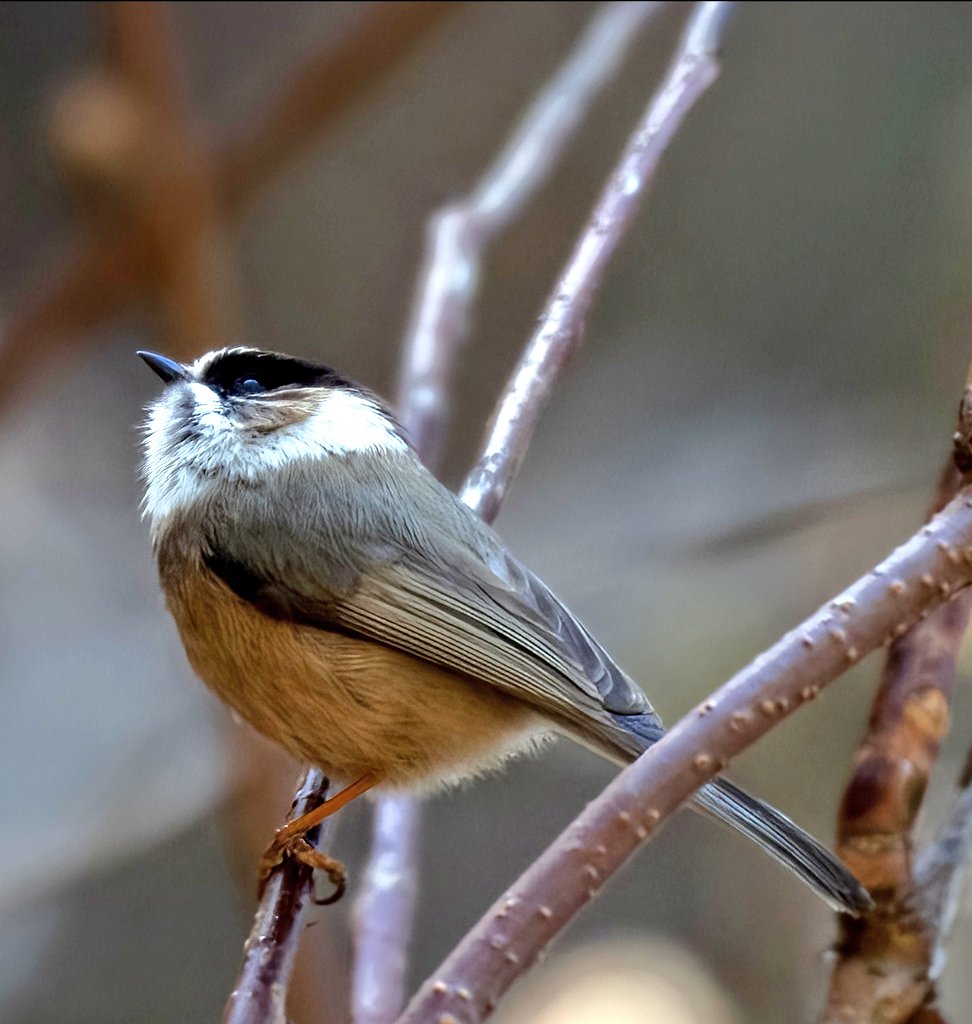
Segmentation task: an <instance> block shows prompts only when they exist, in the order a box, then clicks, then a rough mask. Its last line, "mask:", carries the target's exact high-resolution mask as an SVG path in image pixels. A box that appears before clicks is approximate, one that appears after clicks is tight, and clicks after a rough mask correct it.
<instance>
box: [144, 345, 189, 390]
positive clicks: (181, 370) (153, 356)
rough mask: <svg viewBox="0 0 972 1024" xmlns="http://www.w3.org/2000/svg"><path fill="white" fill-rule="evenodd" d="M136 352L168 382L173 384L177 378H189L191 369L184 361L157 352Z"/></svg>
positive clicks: (151, 368)
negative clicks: (189, 369) (186, 366)
mask: <svg viewBox="0 0 972 1024" xmlns="http://www.w3.org/2000/svg"><path fill="white" fill-rule="evenodd" d="M136 354H137V355H138V356H140V357H141V358H142V359H144V360H145V363H146V365H147V366H148V368H149V369H150V370H154V371H155V372H156V373H157V374H158V375H159V376H160V377H161V378H162V379H163V380H164V381H165V382H166V384H171V383H172V382H173V381H176V380H188V379H189V371H188V370H187V369H186V368H185V367H184V366H183V365H182V363H177V362H176V361H175V360H174V359H169V358H168V357H166V356H160V355H159V354H158V353H157V352H138V353H136Z"/></svg>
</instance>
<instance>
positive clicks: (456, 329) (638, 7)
mask: <svg viewBox="0 0 972 1024" xmlns="http://www.w3.org/2000/svg"><path fill="white" fill-rule="evenodd" d="M664 6H665V5H664V4H662V3H645V2H638V3H631V2H618V3H610V4H607V5H606V6H605V7H604V8H603V9H602V10H601V11H600V12H599V13H598V14H597V15H596V16H595V17H594V19H593V20H592V21H591V23H590V25H589V26H588V28H587V30H586V31H585V32H584V35H583V36H582V37H581V39H580V41H579V42H578V44H577V46H576V48H575V49H574V51H573V53H572V54H571V55H570V56H569V57H568V59H567V60H566V61H565V62H564V64H563V65H562V66H561V67H560V69H559V70H558V71H557V73H556V74H555V75H554V76H553V78H551V79H550V81H549V82H548V83H547V84H546V85H545V86H544V88H543V89H542V90H541V92H540V93H539V94H538V95H537V97H536V99H534V101H533V103H532V104H531V105H530V108H529V109H528V110H527V112H526V113H525V114H524V116H523V118H522V119H521V121H520V123H519V125H517V127H516V128H515V129H514V131H513V134H512V135H511V136H510V138H509V140H508V141H507V143H506V145H505V146H504V148H503V150H502V152H501V153H500V154H499V156H498V157H497V158H496V160H495V161H494V163H493V165H492V166H491V167H490V168H489V169H488V170H487V171H486V173H485V174H484V175H483V177H482V178H481V179H480V181H479V183H478V184H477V185H476V186H475V188H474V189H473V190H472V191H471V192H470V193H469V194H468V195H466V196H464V197H462V198H460V199H457V200H455V201H453V202H450V203H449V204H447V205H446V206H444V207H442V208H441V209H439V210H437V211H436V212H435V213H434V214H433V216H432V217H431V218H430V220H429V224H428V228H427V236H426V247H425V258H424V262H423V266H422V270H421V273H420V275H419V279H418V283H417V286H416V292H415V300H414V303H413V308H412V317H411V323H410V325H409V328H408V331H407V333H406V336H405V342H404V345H403V348H402V366H401V375H400V379H401V385H400V395H401V402H400V407H401V406H404V404H405V403H406V402H407V403H408V405H409V407H410V408H411V409H412V410H413V411H412V416H411V426H410V430H411V432H412V435H413V437H418V438H421V439H423V440H424V441H425V443H426V446H427V453H426V461H427V463H428V464H430V465H435V464H437V462H438V457H439V454H440V450H441V440H442V438H444V436H445V423H446V418H447V415H448V408H447V405H448V388H447V387H445V386H443V381H444V380H449V379H451V376H452V371H453V368H454V365H455V361H456V358H457V356H458V352H459V349H460V347H461V344H462V342H463V341H465V339H466V335H467V333H468V326H469V312H470V309H471V308H472V304H473V302H474V300H475V298H476V293H477V291H478V289H479V278H480V265H481V262H482V258H483V254H484V252H485V250H486V248H487V246H488V245H489V244H490V242H492V241H493V239H494V238H496V236H497V235H498V234H499V233H500V232H501V231H503V229H504V228H506V227H507V226H508V225H509V224H510V223H511V222H512V221H513V220H514V218H515V217H516V216H517V214H518V213H519V212H520V211H521V210H522V209H523V207H524V205H525V204H526V203H527V202H528V201H529V199H530V198H531V197H532V196H533V195H534V194H535V193H536V191H537V189H538V188H539V187H540V186H541V185H542V184H543V183H544V181H545V180H546V179H547V178H548V177H549V175H550V173H551V172H552V170H553V168H554V167H555V166H556V164H557V161H558V160H559V159H560V156H561V155H562V153H563V151H564V149H565V148H566V146H567V144H568V142H569V141H570V139H571V138H572V137H573V136H574V134H575V133H576V132H577V129H578V127H579V125H580V124H581V122H582V121H583V119H584V118H585V117H586V115H587V112H588V111H589V110H590V107H591V105H592V104H593V102H594V100H595V98H596V97H597V94H598V92H599V91H600V90H601V89H602V88H603V87H604V86H605V85H606V84H607V82H608V81H610V79H611V78H612V77H613V76H614V74H615V73H616V72H617V70H618V68H619V67H620V65H621V62H622V61H623V60H624V58H625V56H626V55H627V53H628V51H629V50H630V48H631V45H632V44H633V42H634V40H635V37H636V35H637V33H638V32H639V31H640V30H641V29H642V28H643V27H645V26H646V25H647V24H648V23H649V22H650V21H651V20H652V19H653V18H654V16H655V15H656V14H657V13H658V11H659V10H660V9H661V8H662V7H664Z"/></svg>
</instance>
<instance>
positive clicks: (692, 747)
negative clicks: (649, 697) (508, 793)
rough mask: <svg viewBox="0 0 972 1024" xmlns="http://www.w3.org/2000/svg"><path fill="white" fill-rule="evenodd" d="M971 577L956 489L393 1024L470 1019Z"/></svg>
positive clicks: (603, 815) (596, 815)
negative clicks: (706, 796)
mask: <svg viewBox="0 0 972 1024" xmlns="http://www.w3.org/2000/svg"><path fill="white" fill-rule="evenodd" d="M970 579H972V495H970V493H969V492H968V491H964V492H963V493H962V494H961V495H960V496H959V497H958V498H956V499H955V500H954V501H953V502H952V503H951V504H950V505H948V507H947V508H946V509H945V510H944V511H943V512H942V513H941V514H940V515H939V516H937V517H936V518H935V519H933V520H932V521H931V523H929V524H928V525H927V526H925V527H923V528H922V530H921V531H920V532H919V533H917V534H916V535H915V536H914V537H912V538H911V539H910V540H909V541H907V542H906V543H905V544H904V545H902V546H901V547H900V548H898V549H897V550H896V551H895V552H893V553H892V554H891V555H890V556H889V557H888V558H887V559H885V561H884V562H882V563H881V564H880V565H879V566H878V567H877V568H876V569H874V570H873V571H872V572H870V573H868V574H867V575H866V576H864V577H862V578H861V579H860V580H858V581H857V582H856V583H854V584H853V585H852V586H851V587H849V588H848V589H847V590H846V591H844V592H843V593H842V594H840V595H839V596H838V597H836V598H834V600H833V601H831V602H829V603H828V604H826V605H824V606H823V607H822V608H820V609H819V610H818V611H817V612H816V613H815V614H814V615H812V616H811V617H810V618H809V619H807V620H806V621H805V622H804V623H803V624H802V625H801V626H799V627H797V628H796V629H794V630H793V631H792V632H790V633H788V634H787V635H786V636H784V637H783V638H782V639H781V640H779V641H778V642H777V643H776V644H775V645H774V646H773V647H771V648H770V649H769V650H768V651H765V652H764V653H763V654H761V655H760V656H759V657H757V658H756V659H755V660H754V661H752V662H751V663H750V664H749V665H748V666H747V667H746V668H744V669H743V670H742V671H741V672H739V673H738V674H737V675H736V676H734V677H733V678H732V679H731V680H730V681H729V682H728V683H726V684H725V685H724V686H723V687H722V688H721V689H719V690H717V691H716V692H715V693H714V694H713V695H712V696H711V697H710V698H709V699H708V700H706V701H705V702H704V703H702V704H701V705H699V707H697V708H696V709H695V710H694V711H692V712H690V713H689V714H688V715H686V716H685V718H683V719H682V720H681V721H680V722H678V723H677V724H676V725H675V727H674V728H673V729H672V730H671V731H670V732H668V733H667V734H666V735H665V736H664V737H662V739H661V740H659V741H658V742H657V743H656V744H655V745H654V746H653V747H651V748H650V749H649V750H648V751H647V752H646V753H644V754H643V755H642V756H641V757H640V758H639V759H638V760H637V761H636V762H635V763H634V764H633V765H631V766H630V767H628V768H626V769H625V770H624V771H623V772H622V773H621V774H620V775H619V776H618V777H617V778H616V779H615V780H614V781H613V782H612V783H611V784H610V785H609V786H608V787H607V789H605V790H604V792H603V793H601V794H600V796H598V797H597V798H596V799H595V800H594V801H593V802H592V803H590V804H589V805H588V806H587V808H586V809H585V810H584V811H583V812H582V813H581V814H580V815H579V816H578V817H577V818H576V819H575V820H574V822H573V823H572V824H571V825H570V826H569V827H568V828H567V829H566V831H565V832H563V833H562V834H561V835H560V836H559V837H558V838H557V840H556V841H555V842H554V843H553V845H552V846H550V847H549V848H548V849H547V851H546V852H545V853H544V854H543V855H542V856H541V857H540V858H539V860H537V861H536V862H535V863H534V864H533V865H532V866H531V867H530V868H529V869H528V870H527V871H526V873H525V874H524V875H523V876H522V877H521V878H520V879H519V881H517V882H516V883H515V884H514V885H513V887H512V888H511V889H510V890H509V891H508V892H507V893H506V894H504V895H503V896H502V897H500V899H499V900H498V901H497V902H496V903H495V904H494V905H493V907H492V908H491V909H490V910H489V911H488V912H487V913H486V915H485V916H484V917H483V918H482V919H481V920H480V921H479V922H478V923H477V924H476V926H475V927H474V928H473V929H472V931H470V932H469V934H468V935H467V936H466V937H465V938H464V939H463V940H462V942H461V943H460V944H459V946H458V947H457V948H456V950H455V951H454V952H453V953H452V954H451V955H450V956H449V957H448V959H447V960H446V961H445V963H443V964H442V966H441V967H440V968H439V969H438V970H437V971H436V972H435V973H434V974H433V975H432V977H431V978H430V979H429V981H427V982H426V983H425V985H423V987H422V989H421V990H420V991H419V993H418V995H417V996H416V997H415V999H413V1001H412V1003H411V1004H410V1005H409V1007H408V1009H407V1010H406V1011H405V1014H404V1015H403V1016H402V1017H401V1018H400V1024H418V1022H419V1021H427V1020H432V1019H441V1018H442V1016H443V1015H449V1014H451V1015H452V1016H453V1017H454V1018H455V1019H456V1021H479V1020H481V1019H482V1017H483V1016H485V1015H486V1014H487V1013H489V1011H490V1010H491V1009H492V1007H493V1005H494V1004H495V1002H496V1000H497V999H498V998H499V996H500V995H501V994H502V993H503V992H504V991H505V990H506V989H507V987H508V986H509V985H510V984H511V983H512V982H513V981H514V980H515V978H516V977H517V976H518V975H519V974H521V973H523V971H525V970H526V969H527V968H528V967H529V966H530V965H532V964H533V963H534V962H535V961H536V959H537V957H538V956H539V955H540V953H541V952H542V951H543V949H544V947H545V946H546V945H547V943H548V942H550V940H551V939H552V938H553V937H554V936H555V935H556V934H557V933H558V932H559V931H560V930H561V929H562V928H563V927H564V926H565V925H566V924H567V922H568V921H570V920H571V918H573V916H574V915H575V914H576V913H577V912H578V911H579V910H580V909H581V908H582V907H583V906H584V905H585V904H586V903H587V902H588V901H589V900H590V899H591V897H592V896H594V895H595V894H596V893H597V891H598V890H599V889H600V888H601V886H602V885H603V884H604V882H605V880H606V879H607V878H609V877H610V876H611V875H612V874H613V873H614V872H615V871H616V870H617V869H618V868H619V867H620V866H621V865H622V864H623V863H624V862H625V861H626V860H627V858H628V857H629V856H630V855H631V853H632V852H633V851H634V850H635V849H636V848H637V847H638V846H639V844H641V843H642V842H644V841H646V840H647V839H648V838H652V837H654V836H655V835H657V834H658V831H659V828H660V826H661V824H662V823H663V822H664V821H665V820H666V819H667V818H668V816H669V815H671V813H672V812H673V811H675V810H676V809H677V808H678V807H679V806H681V804H682V803H683V802H684V801H685V800H686V799H687V798H688V797H689V796H691V795H692V793H694V792H695V791H696V790H697V789H698V788H699V786H701V785H702V784H703V783H704V782H706V781H708V780H709V779H710V778H712V776H713V775H715V774H716V773H718V772H719V771H721V770H722V769H724V768H725V767H726V765H727V764H728V763H729V761H730V759H731V758H733V757H735V756H736V755H737V754H739V753H740V752H741V751H743V750H745V749H746V748H747V747H749V746H751V745H752V744H753V743H754V742H755V741H756V740H757V739H759V737H760V736H762V735H763V734H764V733H765V732H767V731H768V730H769V729H770V728H772V727H773V726H774V725H775V724H776V723H777V722H779V721H780V720H781V719H782V718H784V717H785V716H786V715H788V714H790V713H791V712H792V711H794V710H795V709H796V708H798V707H799V706H800V705H801V704H804V703H806V702H807V701H810V700H813V699H814V698H815V697H816V696H817V694H818V693H819V692H820V690H821V688H822V687H823V686H826V685H827V684H828V683H830V682H832V681H833V680H834V679H836V678H837V677H838V676H839V675H841V674H842V673H843V672H845V671H846V670H847V669H848V668H849V667H850V666H851V665H852V664H854V663H855V662H856V661H857V660H858V659H859V658H861V657H863V656H864V655H866V654H868V653H870V652H871V651H873V650H875V649H876V648H877V647H879V646H880V645H881V644H884V643H887V642H889V641H890V639H891V638H892V637H893V636H895V635H898V633H899V631H902V630H903V629H907V628H908V627H909V626H911V625H913V624H914V623H915V622H917V621H918V620H919V619H920V618H921V617H922V616H924V615H927V614H928V613H929V612H931V611H932V610H933V609H934V608H936V607H938V606H939V605H941V604H942V603H943V602H945V601H946V600H947V599H948V597H949V596H951V595H952V594H954V593H955V592H956V591H957V590H958V589H960V588H962V587H965V586H966V585H967V584H968V583H969V582H970Z"/></svg>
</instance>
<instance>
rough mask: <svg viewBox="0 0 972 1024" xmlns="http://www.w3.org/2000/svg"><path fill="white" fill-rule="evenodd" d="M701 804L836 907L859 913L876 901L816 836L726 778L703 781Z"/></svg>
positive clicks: (697, 797) (698, 798)
mask: <svg viewBox="0 0 972 1024" xmlns="http://www.w3.org/2000/svg"><path fill="white" fill-rule="evenodd" d="M695 806H696V807H698V808H699V810H702V811H704V812H705V813H706V814H710V815H712V816H713V817H715V818H718V819H719V820H720V821H722V822H724V823H725V824H726V825H729V826H730V827H731V828H734V829H735V830H736V831H737V832H741V833H742V834H743V835H744V836H748V837H749V838H750V839H752V840H753V841H754V842H756V843H758V844H759V845H760V846H761V847H762V848H763V849H764V850H765V851H766V852H767V853H768V854H769V855H770V856H771V857H773V858H775V859H776V860H777V861H779V863H780V864H782V865H783V867H785V868H787V869H788V870H790V871H792V872H793V874H795V875H796V876H797V878H799V879H800V881H801V882H803V883H805V884H806V885H808V886H809V887H810V888H811V889H813V891H814V892H815V893H817V895H818V896H820V897H821V899H823V900H824V901H825V902H827V903H828V904H829V905H830V906H831V907H832V908H833V909H834V910H838V911H840V912H842V913H845V914H855V915H856V914H859V913H861V911H863V910H867V909H868V908H869V907H873V906H874V903H873V901H872V900H871V897H870V896H869V895H868V893H867V890H866V889H865V888H864V886H862V885H861V883H860V882H859V881H858V880H857V879H856V878H855V877H854V876H853V875H852V874H851V873H850V872H849V871H848V870H847V868H845V867H844V865H843V864H841V862H840V861H839V860H838V859H837V858H836V857H835V856H834V855H833V854H832V853H831V852H830V851H829V850H828V849H826V848H825V847H824V846H822V845H821V844H820V843H818V842H817V840H816V839H814V838H813V836H811V835H810V834H809V833H808V832H804V830H803V829H802V828H800V826H799V825H797V824H796V823H795V822H793V821H790V819H789V818H788V817H787V816H786V815H785V814H783V813H782V812H780V811H778V810H777V809H776V808H775V807H771V806H770V805H769V804H767V803H763V801H762V800H757V799H756V797H754V796H750V795H749V794H748V793H747V792H746V791H745V790H742V789H740V788H739V787H738V786H734V785H733V784H732V783H731V782H729V781H727V780H726V779H715V780H713V781H712V782H710V783H707V784H706V785H705V786H703V787H702V788H701V789H700V790H699V791H698V793H696V794H695Z"/></svg>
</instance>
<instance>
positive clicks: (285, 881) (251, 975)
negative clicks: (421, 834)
mask: <svg viewBox="0 0 972 1024" xmlns="http://www.w3.org/2000/svg"><path fill="white" fill-rule="evenodd" d="M327 788H328V783H327V779H325V778H324V777H323V776H322V775H321V774H320V773H319V772H316V771H308V772H307V774H306V776H305V777H304V781H303V782H302V784H301V786H300V788H299V789H298V791H297V795H296V798H295V799H294V804H293V807H292V808H291V812H290V816H289V818H288V820H292V819H293V818H297V817H300V815H302V814H306V813H307V811H310V810H313V809H314V808H315V807H317V806H318V805H319V804H320V803H321V802H322V801H323V800H324V799H325V798H326V797H327ZM328 825H329V823H328V822H326V821H325V822H324V826H322V828H323V827H326V826H328ZM314 831H315V832H317V833H318V835H314V834H311V833H308V836H307V838H308V841H310V842H313V843H314V844H315V845H317V843H318V842H319V841H320V836H319V833H320V829H315V830H314ZM312 876H313V872H312V871H311V869H310V868H308V867H305V866H304V865H303V864H300V863H298V862H297V861H295V860H289V859H288V860H287V861H285V862H284V863H283V864H281V865H280V866H279V867H278V868H277V870H276V871H275V872H274V873H273V875H271V877H270V879H269V880H268V882H267V886H266V889H265V890H264V893H263V899H262V900H261V901H260V906H259V908H258V910H257V912H256V916H255V918H254V920H253V927H252V929H251V930H250V935H249V938H248V939H247V940H246V945H245V946H244V947H243V953H244V958H243V966H242V967H241V968H240V973H239V975H238V976H237V979H236V985H235V987H234V988H233V991H232V992H231V993H230V997H229V1000H228V1002H227V1004H226V1010H225V1014H224V1017H223V1022H224V1024H286V1021H287V1011H286V1001H287V986H288V983H289V981H290V975H291V972H292V971H293V968H294V959H295V957H296V955H297V946H298V943H299V942H300V935H301V931H302V930H303V926H304V914H305V911H306V909H307V901H308V899H309V895H310V889H311V885H312V883H313V877H312Z"/></svg>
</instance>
